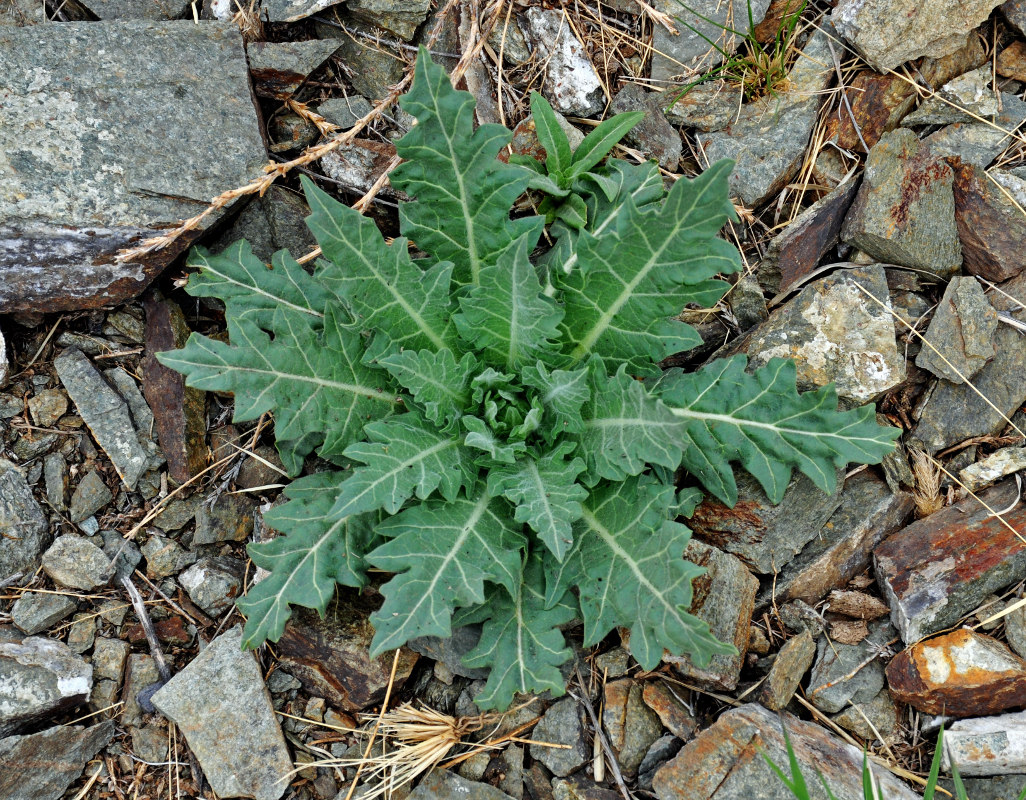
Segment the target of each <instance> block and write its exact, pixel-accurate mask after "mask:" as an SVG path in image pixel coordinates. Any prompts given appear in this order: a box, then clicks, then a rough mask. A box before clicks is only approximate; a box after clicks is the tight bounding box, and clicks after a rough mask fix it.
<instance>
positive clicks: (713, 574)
mask: <svg viewBox="0 0 1026 800" xmlns="http://www.w3.org/2000/svg"><path fill="white" fill-rule="evenodd" d="M684 558H685V559H687V560H688V561H690V562H691V563H693V564H697V565H698V566H700V567H702V568H704V569H705V574H703V575H700V576H699V577H698V578H695V579H694V580H693V581H692V590H693V592H694V597H695V599H694V601H693V603H692V606H691V613H692V614H693V615H694V616H696V617H698V618H699V619H700V620H702V621H703V622H706V623H708V624H709V628H710V630H712V633H713V636H715V637H716V638H717V639H719V640H720V641H721V642H729V643H730V644H733V645H734V647H735V648H737V652H736V653H733V654H730V655H723V654H717V655H714V656H713V657H712V659H711V660H710V661H709V663H708V664H707V665H706V666H705V667H699V666H698V665H697V664H695V663H694V662H693V661H692V660H691V658H690V657H689V656H687V655H681V656H671V655H666V656H665V657H664V659H663V660H664V661H666V662H667V663H669V664H673V666H674V667H676V669H677V671H678V672H680V673H681V674H682V675H683V676H684V677H685V678H686V679H687V681H688V682H689V683H696V684H698V685H699V686H701V687H703V688H711V689H719V690H725V691H730V690H732V689H734V688H735V687H736V686H737V682H738V679H739V678H740V675H741V665H742V664H743V663H744V658H745V651H746V650H747V648H748V633H749V629H750V627H751V624H752V611H753V609H754V608H755V593H756V592H757V591H758V590H759V581H758V579H757V578H756V577H755V576H754V575H752V573H750V572H749V571H748V570H747V569H746V568H745V565H744V564H743V563H741V560H740V559H738V558H735V557H734V556H733V555H731V554H730V553H725V552H723V550H719V549H717V548H715V547H710V546H709V545H707V544H704V543H703V542H699V541H692V542H689V543H688V546H687V549H686V550H685V551H684ZM728 598H729V600H728ZM639 758H640V756H639Z"/></svg>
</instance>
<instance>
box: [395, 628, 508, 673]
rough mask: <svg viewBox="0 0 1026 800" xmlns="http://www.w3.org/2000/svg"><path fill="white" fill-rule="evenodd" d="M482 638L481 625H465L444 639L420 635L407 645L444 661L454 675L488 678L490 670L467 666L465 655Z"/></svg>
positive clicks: (436, 659)
mask: <svg viewBox="0 0 1026 800" xmlns="http://www.w3.org/2000/svg"><path fill="white" fill-rule="evenodd" d="M480 639H481V626H480V625H464V626H463V627H461V628H457V629H456V630H454V631H453V632H452V636H447V637H445V638H444V639H442V638H439V637H438V636H420V637H417V638H416V639H410V641H409V642H407V646H408V647H409V648H410V649H411V650H413V651H415V652H417V653H420V654H421V655H422V656H427V657H428V658H430V659H432V660H433V661H437V662H440V663H442V664H443V665H444V666H445V667H446V669H448V670H449V672H451V673H452V674H453V675H460V676H462V677H464V678H470V679H471V680H480V679H482V678H487V677H488V674H489V670H487V669H483V668H481V667H467V666H464V664H463V657H464V656H465V655H466V654H467V653H469V652H470V651H471V650H473V649H474V648H475V647H477V643H478V641H479V640H480Z"/></svg>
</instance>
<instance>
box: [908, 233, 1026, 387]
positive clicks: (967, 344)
mask: <svg viewBox="0 0 1026 800" xmlns="http://www.w3.org/2000/svg"><path fill="white" fill-rule="evenodd" d="M1024 222H1026V220H1024ZM1024 241H1026V238H1024ZM997 326H998V313H997V311H995V310H994V307H993V306H992V305H991V304H990V302H989V300H988V299H987V295H986V293H985V292H984V290H983V286H981V285H980V282H979V281H978V280H976V278H974V277H973V276H971V275H964V276H961V275H956V276H955V277H953V278H952V279H951V280H950V281H948V285H947V288H946V289H945V290H944V296H943V297H941V300H940V302H939V303H938V304H937V309H936V311H934V314H933V319H931V320H930V326H929V327H928V328H927V329H926V342H927V343H928V344H929V345H930V346H929V347H926V346H924V347H923V348H922V350H920V351H919V355H918V356H917V357H916V366H917V367H920V368H921V369H925V370H928V371H930V372H932V373H933V374H934V375H936V376H937V377H939V378H943V379H944V380H946V381H950V382H951V383H965V382H966V381H968V380H970V379H971V378H972V377H973V376H974V375H976V373H977V372H979V371H980V370H981V369H983V367H984V365H986V363H987V362H988V361H990V359H992V358H994V332H995V331H996V330H997Z"/></svg>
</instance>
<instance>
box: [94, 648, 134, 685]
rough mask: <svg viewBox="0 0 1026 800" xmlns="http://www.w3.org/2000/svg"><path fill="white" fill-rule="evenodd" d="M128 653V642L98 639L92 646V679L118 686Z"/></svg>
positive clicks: (122, 675)
mask: <svg viewBox="0 0 1026 800" xmlns="http://www.w3.org/2000/svg"><path fill="white" fill-rule="evenodd" d="M128 651H129V644H128V642H125V641H122V640H121V639H109V638H107V637H105V636H100V637H98V638H97V639H96V643H95V644H94V645H93V677H95V678H96V679H100V678H103V679H105V680H109V681H114V683H117V684H120V683H121V678H122V677H124V674H125V663H126V662H127V660H128Z"/></svg>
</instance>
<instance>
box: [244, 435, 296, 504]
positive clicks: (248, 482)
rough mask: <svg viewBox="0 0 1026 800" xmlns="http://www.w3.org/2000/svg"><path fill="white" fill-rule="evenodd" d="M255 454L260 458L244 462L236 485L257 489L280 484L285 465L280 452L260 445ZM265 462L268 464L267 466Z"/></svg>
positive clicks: (254, 451) (249, 458)
mask: <svg viewBox="0 0 1026 800" xmlns="http://www.w3.org/2000/svg"><path fill="white" fill-rule="evenodd" d="M253 453H254V455H256V456H259V458H251V457H247V458H246V460H245V461H243V462H242V467H241V468H240V469H239V474H238V475H237V476H236V478H235V485H236V486H237V487H239V488H240V489H256V488H258V487H261V486H268V485H270V484H274V483H280V482H281V481H282V479H283V477H284V471H285V465H284V464H283V463H282V460H281V457H280V456H279V455H278V451H277V450H275V449H274V448H273V447H270V446H268V445H258V446H257V447H256V448H255V449H254V450H253ZM261 458H262V459H263V461H261V460H260V459H261ZM265 461H266V462H268V463H266V464H265V463H264V462H265ZM250 516H252V514H250Z"/></svg>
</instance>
